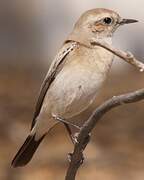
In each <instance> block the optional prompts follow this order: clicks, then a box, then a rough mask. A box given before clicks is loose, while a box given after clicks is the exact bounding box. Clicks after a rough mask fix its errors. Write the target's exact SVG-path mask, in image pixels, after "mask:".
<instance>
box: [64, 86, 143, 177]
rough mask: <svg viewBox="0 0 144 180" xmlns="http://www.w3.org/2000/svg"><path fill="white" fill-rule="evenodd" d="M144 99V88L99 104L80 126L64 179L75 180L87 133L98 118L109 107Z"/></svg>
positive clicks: (87, 140)
mask: <svg viewBox="0 0 144 180" xmlns="http://www.w3.org/2000/svg"><path fill="white" fill-rule="evenodd" d="M143 99H144V89H140V90H137V91H134V92H131V93H127V94H123V95H119V96H114V97H112V98H111V99H109V100H107V101H106V102H104V103H103V104H102V105H100V106H99V107H98V108H97V109H96V110H95V111H94V112H93V114H92V115H91V116H90V118H89V119H88V120H87V121H86V122H85V123H84V125H83V126H82V128H81V130H80V132H79V135H78V138H77V141H78V143H76V144H75V147H74V151H73V153H72V154H71V162H70V165H69V168H68V170H67V174H66V177H65V180H75V177H76V173H77V170H78V168H79V167H80V166H81V164H82V162H83V151H84V149H85V148H86V146H87V144H88V142H89V138H88V137H89V133H90V132H91V131H92V130H93V128H94V127H95V125H96V123H97V122H98V120H100V119H101V118H102V117H103V116H104V115H105V113H107V112H108V111H110V110H111V109H113V108H115V107H117V106H120V105H123V104H128V103H134V102H137V101H140V100H143Z"/></svg>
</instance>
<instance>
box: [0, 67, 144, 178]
mask: <svg viewBox="0 0 144 180" xmlns="http://www.w3.org/2000/svg"><path fill="white" fill-rule="evenodd" d="M45 72H46V70H45V69H37V70H35V71H32V69H15V68H12V67H11V68H9V69H7V68H4V69H3V70H2V69H1V71H0V82H1V83H0V84H1V86H0V115H1V117H0V127H1V131H0V147H1V149H0V179H1V180H31V179H32V178H34V179H35V180H43V179H49V180H60V179H64V175H65V172H66V168H67V165H68V161H67V153H68V152H71V151H72V148H73V147H72V144H71V142H70V139H69V137H68V136H67V133H66V131H65V130H64V128H63V126H62V125H58V126H57V127H56V128H54V129H53V130H52V131H51V132H50V134H49V136H47V138H46V139H45V140H44V142H43V143H42V145H41V146H40V148H39V149H38V152H37V153H36V155H35V156H34V158H33V160H32V161H31V163H30V164H29V165H28V166H26V167H24V168H21V169H12V168H11V167H10V163H11V159H12V158H13V156H14V154H15V153H16V151H17V149H18V147H19V146H20V145H21V144H22V143H23V140H24V139H25V137H26V136H27V133H28V131H29V128H30V123H31V119H32V114H33V111H34V105H35V102H36V97H37V93H38V90H39V86H40V84H41V81H42V79H43V76H44V74H45ZM143 82H144V76H143V74H142V73H139V72H137V71H135V70H134V69H133V68H131V70H129V69H127V70H126V71H124V72H123V73H115V74H110V76H109V78H108V80H107V82H106V84H105V87H104V88H103V90H102V93H101V94H100V96H99V98H98V99H97V103H98V104H99V103H100V102H103V101H104V100H106V99H108V98H109V97H111V96H113V95H117V94H119V93H123V92H128V91H131V90H135V89H138V88H142V87H143ZM87 114H88V112H87V113H85V114H84V115H83V117H81V118H82V119H83V118H86V115H87ZM143 117H144V108H143V102H139V103H135V104H130V105H125V106H122V107H119V108H117V109H114V110H112V111H111V112H109V113H108V114H106V115H105V117H104V118H103V119H102V120H101V121H100V122H99V123H98V124H97V126H96V128H95V131H94V132H93V135H92V142H91V143H90V144H89V146H88V147H87V150H86V152H85V155H86V161H85V163H84V165H83V167H82V168H81V169H80V171H79V173H78V179H79V180H88V179H96V180H102V179H107V180H120V179H123V180H127V179H131V180H142V179H143V177H144V140H143V139H144V121H143Z"/></svg>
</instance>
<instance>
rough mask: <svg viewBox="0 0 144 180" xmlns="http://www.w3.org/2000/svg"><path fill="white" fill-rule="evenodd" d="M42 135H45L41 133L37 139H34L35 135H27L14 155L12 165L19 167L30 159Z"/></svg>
mask: <svg viewBox="0 0 144 180" xmlns="http://www.w3.org/2000/svg"><path fill="white" fill-rule="evenodd" d="M44 137H45V135H43V136H42V137H41V138H40V139H39V140H35V135H33V136H31V135H29V136H28V137H27V139H26V140H25V142H24V144H23V145H22V147H21V148H20V150H19V151H18V152H17V154H16V156H15V157H14V159H13V161H12V166H13V167H19V166H24V165H26V164H27V163H28V162H29V161H30V160H31V159H32V157H33V155H34V153H35V151H36V150H37V148H38V146H39V144H40V143H41V141H42V140H43V138H44Z"/></svg>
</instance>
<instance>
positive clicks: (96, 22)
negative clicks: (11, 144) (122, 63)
mask: <svg viewBox="0 0 144 180" xmlns="http://www.w3.org/2000/svg"><path fill="white" fill-rule="evenodd" d="M135 22H137V20H135V19H123V18H122V17H121V16H120V15H119V14H118V13H117V12H115V11H113V10H109V9H104V8H96V9H91V10H88V11H86V12H85V13H83V14H82V15H81V16H80V18H79V19H78V21H77V22H76V24H75V25H74V28H73V30H72V32H71V33H70V34H69V35H68V36H67V39H66V40H65V41H64V43H63V44H62V46H61V48H60V50H59V51H58V53H57V55H56V56H55V58H54V60H53V61H52V63H51V65H50V68H49V70H48V73H47V75H46V77H45V79H44V81H43V83H42V86H41V88H40V93H39V97H38V100H37V104H36V108H35V113H34V117H33V121H32V125H31V130H30V133H29V135H28V137H27V138H26V140H25V142H24V144H23V145H22V146H21V148H20V149H19V151H18V152H17V154H16V155H15V157H14V159H13V160H12V163H11V164H12V166H13V167H22V166H25V165H26V164H27V163H28V162H29V161H30V160H31V159H32V157H33V155H34V153H35V152H36V150H37V148H38V146H39V144H40V143H41V142H42V140H43V139H44V137H45V136H46V135H47V134H48V132H49V131H50V129H51V128H53V127H54V126H55V125H56V124H57V123H58V121H57V120H56V118H55V117H61V118H62V119H65V120H66V121H67V122H68V121H69V119H70V118H73V117H75V116H76V115H79V114H80V113H82V112H84V111H85V110H86V109H87V108H88V107H89V106H90V105H91V104H92V103H93V102H94V101H95V100H96V97H97V96H98V93H99V91H100V89H101V87H102V85H103V83H104V81H105V79H106V77H107V75H108V72H109V70H110V68H111V65H112V62H113V58H114V55H113V53H111V52H109V51H108V50H106V49H104V48H102V47H100V46H96V47H95V48H94V47H93V46H94V45H93V43H92V42H95V41H97V40H102V41H104V42H106V43H109V44H112V37H113V34H114V32H115V31H116V30H117V29H118V28H119V27H120V26H122V25H124V24H129V23H135ZM67 128H68V125H67Z"/></svg>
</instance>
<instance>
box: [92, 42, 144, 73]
mask: <svg viewBox="0 0 144 180" xmlns="http://www.w3.org/2000/svg"><path fill="white" fill-rule="evenodd" d="M91 44H92V45H93V46H100V47H103V48H104V49H106V50H108V51H110V52H112V53H113V54H115V55H116V56H118V57H120V58H122V59H123V60H125V61H126V62H128V63H129V64H131V65H133V66H135V67H136V68H138V69H139V71H140V72H143V71H144V63H142V62H140V61H138V60H137V59H136V58H135V57H134V55H133V54H131V53H130V52H124V51H121V50H119V49H116V48H114V47H112V46H111V45H109V44H108V43H106V42H104V41H92V42H91Z"/></svg>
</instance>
